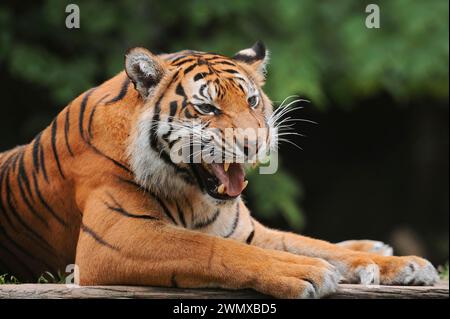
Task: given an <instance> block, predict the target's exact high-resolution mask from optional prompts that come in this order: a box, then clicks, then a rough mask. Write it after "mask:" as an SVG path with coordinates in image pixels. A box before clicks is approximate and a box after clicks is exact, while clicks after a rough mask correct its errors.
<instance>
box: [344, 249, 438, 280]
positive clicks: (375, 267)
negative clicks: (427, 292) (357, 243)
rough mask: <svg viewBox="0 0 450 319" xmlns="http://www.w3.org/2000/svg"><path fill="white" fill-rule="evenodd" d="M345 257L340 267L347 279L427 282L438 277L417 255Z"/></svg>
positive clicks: (431, 266)
mask: <svg viewBox="0 0 450 319" xmlns="http://www.w3.org/2000/svg"><path fill="white" fill-rule="evenodd" d="M346 259H347V261H346V262H344V263H341V265H340V267H339V268H340V271H341V273H342V275H343V277H344V278H345V279H344V281H345V282H348V283H360V284H366V285H370V284H381V285H414V286H419V285H426V286H429V285H433V284H434V283H436V282H437V280H438V279H439V276H438V273H437V271H436V269H435V268H434V266H433V265H432V264H431V263H430V262H429V261H428V260H425V259H423V258H420V257H416V256H405V257H396V256H379V255H373V254H372V255H366V254H355V255H352V256H349V257H347V258H346ZM343 265H345V266H343Z"/></svg>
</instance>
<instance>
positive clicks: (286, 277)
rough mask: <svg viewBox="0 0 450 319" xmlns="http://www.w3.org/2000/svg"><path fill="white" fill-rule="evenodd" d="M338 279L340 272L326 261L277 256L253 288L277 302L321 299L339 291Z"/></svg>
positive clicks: (260, 275) (265, 268)
mask: <svg viewBox="0 0 450 319" xmlns="http://www.w3.org/2000/svg"><path fill="white" fill-rule="evenodd" d="M284 254H286V253H284ZM288 255H290V254H288ZM339 279H340V274H339V272H338V271H337V269H336V268H335V267H334V266H332V265H331V264H329V263H328V262H326V261H325V260H322V259H317V258H308V257H300V256H294V255H290V256H288V258H284V256H281V258H280V256H278V257H277V258H276V260H272V261H270V263H269V265H267V266H266V267H264V270H263V271H262V272H261V273H259V274H258V279H257V280H256V287H254V288H255V289H256V290H258V291H261V292H263V293H265V294H268V295H272V296H274V297H277V298H302V299H303V298H321V297H324V296H327V295H330V294H332V293H334V292H335V291H336V290H337V285H338V282H339Z"/></svg>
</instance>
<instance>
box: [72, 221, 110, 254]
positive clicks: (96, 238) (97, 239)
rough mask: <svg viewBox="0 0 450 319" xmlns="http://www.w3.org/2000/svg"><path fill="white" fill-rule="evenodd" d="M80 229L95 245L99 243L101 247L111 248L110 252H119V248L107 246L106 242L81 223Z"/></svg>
mask: <svg viewBox="0 0 450 319" xmlns="http://www.w3.org/2000/svg"><path fill="white" fill-rule="evenodd" d="M80 228H81V230H82V231H83V232H85V233H86V234H88V235H89V236H91V237H92V238H93V239H94V240H95V241H96V242H97V243H99V244H101V245H103V246H105V247H108V248H111V249H112V250H115V251H119V248H117V247H115V246H113V245H111V244H109V243H108V242H106V241H105V240H104V239H102V238H101V237H100V236H99V235H98V234H97V233H96V232H95V231H93V230H92V229H91V228H89V227H87V226H86V225H85V224H83V223H81V226H80Z"/></svg>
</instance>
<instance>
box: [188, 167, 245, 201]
mask: <svg viewBox="0 0 450 319" xmlns="http://www.w3.org/2000/svg"><path fill="white" fill-rule="evenodd" d="M192 166H193V169H194V171H195V174H196V175H197V179H198V181H199V184H200V186H201V187H202V188H203V189H204V190H206V192H207V193H208V194H209V195H210V196H211V197H213V198H216V199H221V200H229V199H233V198H236V197H238V196H239V195H240V194H241V193H242V192H243V190H244V189H245V187H246V186H247V183H248V181H246V180H245V172H244V166H243V165H242V164H239V163H211V164H205V163H201V164H192Z"/></svg>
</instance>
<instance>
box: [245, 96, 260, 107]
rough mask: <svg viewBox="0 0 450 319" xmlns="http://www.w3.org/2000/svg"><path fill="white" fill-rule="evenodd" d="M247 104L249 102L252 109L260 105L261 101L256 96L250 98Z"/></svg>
mask: <svg viewBox="0 0 450 319" xmlns="http://www.w3.org/2000/svg"><path fill="white" fill-rule="evenodd" d="M247 102H248V105H250V107H256V106H257V105H258V103H259V99H258V97H257V96H256V95H254V96H250V97H249V98H248V99H247Z"/></svg>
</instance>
